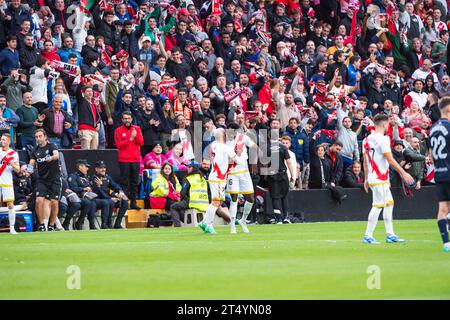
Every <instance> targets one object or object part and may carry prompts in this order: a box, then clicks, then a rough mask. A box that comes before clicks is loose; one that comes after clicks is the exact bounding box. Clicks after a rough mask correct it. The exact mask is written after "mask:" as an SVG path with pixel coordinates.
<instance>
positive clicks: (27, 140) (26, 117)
mask: <svg viewBox="0 0 450 320" xmlns="http://www.w3.org/2000/svg"><path fill="white" fill-rule="evenodd" d="M22 99H23V105H22V106H20V107H19V108H18V109H17V115H18V116H19V119H20V121H19V126H18V128H17V135H18V140H19V146H20V147H22V148H26V147H27V146H33V147H34V146H36V141H35V138H34V133H35V131H36V127H38V128H42V125H43V121H44V117H45V116H44V115H39V111H38V110H37V109H36V108H35V107H33V105H32V102H33V95H32V94H31V92H25V93H24V94H23V95H22Z"/></svg>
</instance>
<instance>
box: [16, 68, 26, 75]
mask: <svg viewBox="0 0 450 320" xmlns="http://www.w3.org/2000/svg"><path fill="white" fill-rule="evenodd" d="M17 73H18V74H25V75H26V74H27V70H25V69H17Z"/></svg>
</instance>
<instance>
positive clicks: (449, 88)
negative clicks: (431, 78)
mask: <svg viewBox="0 0 450 320" xmlns="http://www.w3.org/2000/svg"><path fill="white" fill-rule="evenodd" d="M449 52H450V50H449ZM438 92H439V96H441V97H443V96H447V95H449V94H450V77H449V76H448V75H447V74H445V75H444V76H443V77H442V79H441V86H440V88H439V89H438ZM433 122H434V121H433Z"/></svg>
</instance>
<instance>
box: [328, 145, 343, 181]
mask: <svg viewBox="0 0 450 320" xmlns="http://www.w3.org/2000/svg"><path fill="white" fill-rule="evenodd" d="M342 149H343V144H342V142H340V141H338V140H336V141H334V142H333V144H332V145H331V146H330V148H329V149H328V152H327V157H328V158H329V159H330V160H331V169H332V170H331V181H330V185H331V186H332V187H334V186H337V185H339V184H340V183H341V179H342V175H343V165H344V161H343V160H342V155H341V152H342Z"/></svg>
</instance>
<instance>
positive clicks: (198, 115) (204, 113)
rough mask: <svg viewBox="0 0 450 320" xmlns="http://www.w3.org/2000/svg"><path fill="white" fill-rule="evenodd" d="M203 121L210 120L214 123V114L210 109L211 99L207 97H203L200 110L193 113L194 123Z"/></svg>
mask: <svg viewBox="0 0 450 320" xmlns="http://www.w3.org/2000/svg"><path fill="white" fill-rule="evenodd" d="M203 119H210V120H211V121H213V122H214V121H215V119H216V114H215V112H214V111H213V110H212V109H211V99H210V98H209V97H208V96H204V97H203V98H202V100H201V102H200V110H199V111H198V112H194V121H202V120H203Z"/></svg>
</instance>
